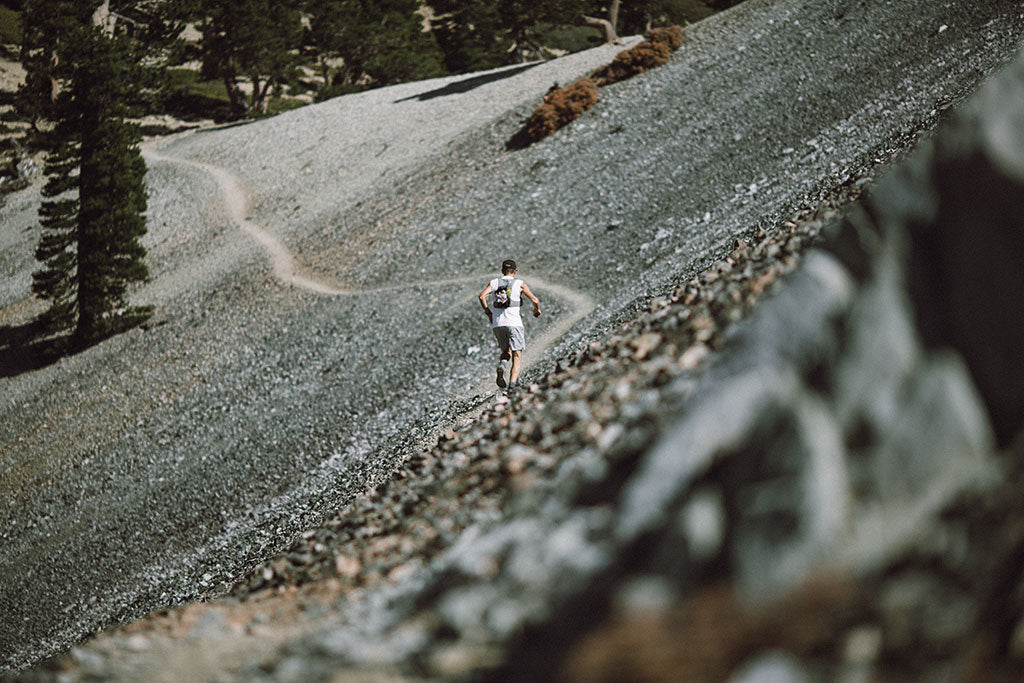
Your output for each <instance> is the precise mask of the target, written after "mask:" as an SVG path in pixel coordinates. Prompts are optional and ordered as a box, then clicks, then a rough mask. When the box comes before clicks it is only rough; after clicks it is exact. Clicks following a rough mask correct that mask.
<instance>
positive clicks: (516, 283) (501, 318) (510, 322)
mask: <svg viewBox="0 0 1024 683" xmlns="http://www.w3.org/2000/svg"><path fill="white" fill-rule="evenodd" d="M509 282H511V283H512V295H511V296H510V297H509V307H508V308H495V307H494V292H495V291H497V290H498V289H499V288H504V287H508V283H509ZM522 292H523V281H522V280H519V279H517V278H511V277H496V278H494V279H493V280H491V327H522V326H523V316H521V315H520V314H519V309H520V308H522V303H523V299H522Z"/></svg>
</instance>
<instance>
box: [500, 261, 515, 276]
mask: <svg viewBox="0 0 1024 683" xmlns="http://www.w3.org/2000/svg"><path fill="white" fill-rule="evenodd" d="M513 270H516V262H515V261H513V260H512V259H510V258H507V259H505V260H504V261H502V262H501V272H503V273H511V272H512V271H513Z"/></svg>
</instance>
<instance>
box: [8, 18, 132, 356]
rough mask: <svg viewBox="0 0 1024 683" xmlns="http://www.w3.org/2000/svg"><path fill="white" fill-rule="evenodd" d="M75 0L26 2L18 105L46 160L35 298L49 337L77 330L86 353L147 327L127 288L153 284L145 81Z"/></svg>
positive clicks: (128, 50) (122, 47)
mask: <svg viewBox="0 0 1024 683" xmlns="http://www.w3.org/2000/svg"><path fill="white" fill-rule="evenodd" d="M90 10H91V8H90V7H89V6H88V5H86V6H82V4H81V3H80V2H78V1H77V0H28V2H26V6H25V19H26V22H25V29H26V30H25V38H24V40H25V46H24V49H25V54H26V59H25V65H26V68H27V69H28V70H29V76H30V78H29V80H28V83H27V84H26V86H25V87H24V88H23V89H22V92H21V103H22V104H23V105H24V106H27V107H30V108H31V110H32V112H33V116H34V117H35V120H44V121H47V122H48V123H49V124H50V125H48V126H46V127H43V128H42V130H44V131H45V132H39V133H37V134H38V136H39V138H40V140H41V142H42V145H43V147H44V149H45V150H46V152H47V158H46V166H45V172H46V176H47V182H46V185H45V186H44V188H43V198H44V201H43V203H42V206H41V207H40V209H39V222H40V225H41V226H42V235H41V237H40V240H39V244H38V247H37V248H36V259H37V260H38V261H39V262H40V263H41V264H42V267H41V268H40V269H39V270H38V271H36V272H35V273H34V274H33V277H32V291H33V293H35V294H36V295H37V296H38V297H40V298H41V299H44V300H46V301H49V302H50V307H49V309H48V310H47V311H46V313H44V314H43V316H42V319H41V321H40V322H41V323H42V324H43V325H44V327H45V329H46V331H47V332H60V331H63V330H68V329H73V331H72V333H71V343H72V346H74V347H82V346H86V345H88V344H92V343H95V342H96V341H98V340H100V339H102V338H104V337H106V336H108V335H110V334H113V333H116V332H118V331H121V330H123V329H125V328H126V327H130V326H133V325H136V324H139V323H141V322H142V321H144V320H145V319H146V318H147V317H148V316H149V314H150V313H151V309H149V308H133V307H129V306H128V302H127V299H126V292H127V288H128V286H129V285H130V284H131V283H136V282H141V281H144V280H146V279H147V278H148V270H147V268H146V265H145V263H144V262H143V259H144V257H145V253H146V252H145V249H144V248H143V247H142V244H141V243H140V239H141V237H142V236H143V235H144V234H145V232H146V219H145V216H144V212H145V210H146V190H145V186H144V184H143V177H144V175H145V172H146V166H145V162H144V161H143V160H142V155H141V154H140V152H139V148H138V142H139V139H140V137H139V132H138V129H137V127H136V126H134V125H131V124H129V123H127V122H126V119H127V118H128V117H129V116H131V115H132V114H133V113H135V111H136V110H135V108H134V106H133V105H134V104H135V103H136V102H137V100H138V98H137V95H136V92H137V90H138V84H139V83H141V82H142V81H143V79H142V75H141V73H140V69H139V66H138V55H137V54H136V53H135V52H134V50H133V47H132V44H131V42H130V41H129V40H128V39H127V38H124V37H113V36H107V35H105V34H104V33H103V32H102V31H101V30H100V29H99V28H98V27H96V26H94V25H93V24H92V16H91V15H92V12H91V11H90Z"/></svg>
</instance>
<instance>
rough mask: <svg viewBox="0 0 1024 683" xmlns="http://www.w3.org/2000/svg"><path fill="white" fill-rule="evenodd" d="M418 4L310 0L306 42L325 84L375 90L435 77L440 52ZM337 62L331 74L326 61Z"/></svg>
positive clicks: (441, 70)
mask: <svg viewBox="0 0 1024 683" xmlns="http://www.w3.org/2000/svg"><path fill="white" fill-rule="evenodd" d="M419 8H420V2H419V0H378V1H377V2H366V1H365V0H310V1H309V2H308V4H307V6H306V12H307V15H308V17H309V30H308V31H307V35H306V42H307V44H308V45H309V47H310V48H311V49H312V51H313V53H314V54H315V56H316V58H317V62H318V65H319V66H320V69H321V74H322V75H323V77H324V81H325V84H326V85H328V86H331V85H349V84H353V83H356V82H358V81H361V80H368V81H369V82H370V83H371V84H372V85H374V86H382V85H390V84H392V83H401V82H405V81H411V80H420V79H425V78H431V77H433V76H440V75H442V74H443V73H444V68H443V66H442V64H441V53H440V50H439V49H438V47H437V43H436V42H435V41H434V39H433V37H432V36H431V35H430V33H428V32H426V31H424V28H423V17H422V16H421V15H419V14H418V13H417V10H419ZM339 57H340V58H341V59H342V62H343V63H342V65H341V67H340V68H339V69H337V70H336V71H334V72H333V73H332V70H331V68H330V67H329V62H330V60H331V59H332V58H339Z"/></svg>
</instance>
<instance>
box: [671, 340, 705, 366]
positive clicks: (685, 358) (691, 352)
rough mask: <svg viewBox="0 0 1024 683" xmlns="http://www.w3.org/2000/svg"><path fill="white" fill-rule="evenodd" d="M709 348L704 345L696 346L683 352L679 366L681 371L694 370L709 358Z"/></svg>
mask: <svg viewBox="0 0 1024 683" xmlns="http://www.w3.org/2000/svg"><path fill="white" fill-rule="evenodd" d="M708 353H709V351H708V347H707V346H705V345H704V344H694V345H693V346H691V347H690V348H688V349H686V351H684V352H683V355H681V356H680V357H679V361H678V363H677V366H678V367H679V369H680V370H693V369H694V368H696V367H697V366H698V365H700V364H701V363H702V362H704V359H705V358H707V357H708Z"/></svg>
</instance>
